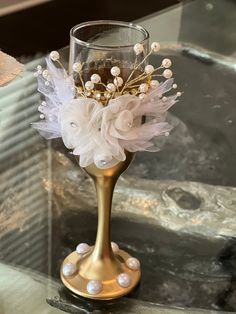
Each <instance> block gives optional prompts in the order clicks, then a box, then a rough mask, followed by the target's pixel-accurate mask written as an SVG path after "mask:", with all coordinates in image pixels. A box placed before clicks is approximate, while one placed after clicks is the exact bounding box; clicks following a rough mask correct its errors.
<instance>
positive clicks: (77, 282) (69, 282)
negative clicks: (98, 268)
mask: <svg viewBox="0 0 236 314" xmlns="http://www.w3.org/2000/svg"><path fill="white" fill-rule="evenodd" d="M90 256H91V255H90ZM129 257H130V255H129V254H128V253H126V252H125V251H123V250H119V251H118V252H116V253H115V259H116V263H117V265H119V266H118V267H115V268H114V276H113V278H110V279H105V280H102V274H103V275H105V274H106V268H105V265H103V266H104V268H103V272H102V273H100V274H98V278H100V280H101V282H102V286H103V289H102V291H101V292H100V293H98V294H95V295H91V294H89V293H88V291H87V284H88V282H89V280H93V279H95V278H93V277H90V278H86V277H85V276H84V274H83V275H81V273H80V265H82V264H83V261H85V259H86V256H84V257H83V256H81V255H79V254H78V253H77V252H76V251H74V252H73V253H71V254H70V255H68V256H67V257H66V258H65V260H64V262H63V264H62V267H61V280H62V282H63V283H64V285H65V286H66V287H67V288H68V289H69V290H71V291H72V292H73V293H75V294H77V295H80V296H82V297H85V298H89V299H95V300H110V299H116V298H119V297H121V296H124V295H126V294H128V293H130V292H131V291H132V290H133V289H134V288H135V286H136V285H137V284H138V283H139V280H140V277H141V271H140V269H139V270H131V269H129V268H128V267H127V266H126V264H125V261H126V260H127V259H128V258H129ZM67 263H72V264H75V265H76V266H77V269H78V271H77V272H76V273H75V274H74V275H73V276H70V277H65V276H64V275H63V272H62V269H63V266H64V265H65V264H67ZM120 273H127V274H129V275H130V277H131V284H130V286H129V287H127V288H123V287H121V286H120V285H119V284H118V282H117V277H118V275H119V274H120Z"/></svg>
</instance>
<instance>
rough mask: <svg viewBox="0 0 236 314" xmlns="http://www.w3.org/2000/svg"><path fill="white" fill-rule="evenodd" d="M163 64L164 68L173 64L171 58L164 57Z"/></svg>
mask: <svg viewBox="0 0 236 314" xmlns="http://www.w3.org/2000/svg"><path fill="white" fill-rule="evenodd" d="M161 64H162V66H163V67H164V68H169V67H170V66H171V65H172V62H171V60H170V59H163V60H162V63H161Z"/></svg>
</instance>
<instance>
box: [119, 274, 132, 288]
mask: <svg viewBox="0 0 236 314" xmlns="http://www.w3.org/2000/svg"><path fill="white" fill-rule="evenodd" d="M117 282H118V284H119V286H121V287H122V288H128V287H129V286H130V285H131V277H130V275H129V274H126V273H122V274H120V275H119V276H118V277H117Z"/></svg>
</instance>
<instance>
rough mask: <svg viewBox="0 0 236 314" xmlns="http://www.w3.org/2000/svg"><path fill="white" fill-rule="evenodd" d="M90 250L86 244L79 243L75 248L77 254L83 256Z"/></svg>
mask: <svg viewBox="0 0 236 314" xmlns="http://www.w3.org/2000/svg"><path fill="white" fill-rule="evenodd" d="M90 249H91V248H90V246H89V245H88V244H87V243H80V244H78V245H77V247H76V252H77V253H78V254H85V253H88V252H89V251H90Z"/></svg>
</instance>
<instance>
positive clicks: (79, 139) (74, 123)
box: [58, 97, 125, 168]
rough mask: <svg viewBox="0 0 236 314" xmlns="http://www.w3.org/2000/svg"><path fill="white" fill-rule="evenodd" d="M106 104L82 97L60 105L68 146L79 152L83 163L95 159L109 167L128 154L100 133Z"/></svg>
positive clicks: (62, 128)
mask: <svg viewBox="0 0 236 314" xmlns="http://www.w3.org/2000/svg"><path fill="white" fill-rule="evenodd" d="M102 114H103V106H102V104H100V103H99V102H97V101H96V100H93V99H90V98H83V97H79V98H77V99H74V100H72V101H71V102H70V103H68V104H66V105H64V106H62V107H61V109H60V112H59V117H58V118H59V123H60V126H61V134H62V139H63V142H64V144H65V146H66V147H67V148H69V149H73V153H74V154H75V155H79V156H80V158H79V161H80V166H81V167H86V166H88V165H90V164H92V163H95V164H96V166H97V167H99V168H109V167H111V166H113V165H114V164H116V163H117V162H118V161H120V160H124V159H125V156H123V155H121V152H120V151H119V150H117V151H116V150H114V149H113V147H111V146H110V145H109V143H108V142H107V141H106V140H105V138H104V137H103V136H102V134H101V121H102Z"/></svg>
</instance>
